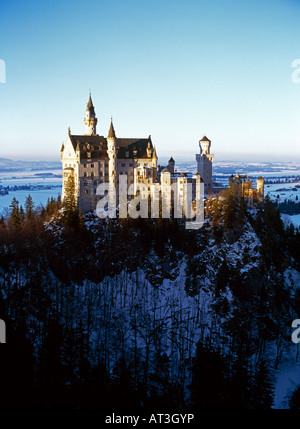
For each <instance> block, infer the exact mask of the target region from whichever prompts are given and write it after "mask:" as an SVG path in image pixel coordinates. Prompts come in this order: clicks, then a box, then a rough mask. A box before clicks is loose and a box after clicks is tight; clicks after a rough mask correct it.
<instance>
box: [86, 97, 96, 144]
mask: <svg viewBox="0 0 300 429" xmlns="http://www.w3.org/2000/svg"><path fill="white" fill-rule="evenodd" d="M97 122H98V119H97V118H96V114H95V109H94V105H93V102H92V97H91V93H90V97H89V101H88V103H87V106H86V111H85V117H84V125H85V135H87V136H92V135H96V125H97Z"/></svg>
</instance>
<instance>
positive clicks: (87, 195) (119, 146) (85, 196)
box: [61, 94, 213, 213]
mask: <svg viewBox="0 0 300 429" xmlns="http://www.w3.org/2000/svg"><path fill="white" fill-rule="evenodd" d="M97 123H98V120H97V117H96V113H95V108H94V105H93V102H92V97H91V94H90V96H89V100H88V103H87V107H86V112H85V117H84V124H85V134H83V135H74V134H72V133H71V130H70V128H69V131H68V136H67V139H66V142H65V144H63V145H62V148H61V161H62V170H63V189H62V200H64V198H65V194H66V183H67V181H68V179H69V177H70V176H71V177H72V178H73V179H74V184H75V199H76V204H77V206H78V208H79V209H81V210H82V211H83V212H84V213H86V212H88V211H93V210H95V208H96V205H97V202H98V201H99V199H100V198H101V196H99V195H97V187H98V185H99V184H101V183H109V184H111V185H112V186H113V187H114V188H115V189H116V194H117V195H118V189H119V181H120V176H122V175H126V178H127V183H128V185H129V186H130V185H133V186H134V188H135V189H137V188H138V186H140V185H143V189H144V190H145V192H146V193H148V195H151V193H153V192H154V191H155V187H156V186H157V185H161V186H162V187H164V186H165V187H166V186H169V185H172V184H174V183H176V184H177V185H178V186H177V188H176V189H178V194H179V198H181V199H182V198H183V197H184V195H183V194H184V185H185V184H186V183H191V184H192V186H193V189H194V191H193V192H194V193H195V186H196V184H197V183H200V182H203V181H204V187H205V193H207V194H208V193H210V192H212V161H213V155H211V154H210V145H211V142H210V140H209V139H207V138H206V137H203V138H202V139H201V140H200V143H199V145H200V154H199V155H197V157H196V159H197V165H198V173H196V174H192V173H182V172H181V173H179V172H177V171H176V170H175V161H174V159H173V158H172V157H171V158H170V159H169V162H168V165H166V166H158V165H157V160H158V157H157V153H156V149H155V146H154V145H153V143H152V140H151V136H149V137H146V138H119V137H117V136H116V133H115V129H114V125H113V121H112V120H111V123H110V128H109V131H108V135H107V137H104V136H101V135H98V134H97V131H96V127H97Z"/></svg>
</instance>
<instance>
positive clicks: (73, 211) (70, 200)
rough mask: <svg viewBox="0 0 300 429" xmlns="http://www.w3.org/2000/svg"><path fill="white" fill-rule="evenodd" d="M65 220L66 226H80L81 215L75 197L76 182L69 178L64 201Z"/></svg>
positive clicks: (71, 177)
mask: <svg viewBox="0 0 300 429" xmlns="http://www.w3.org/2000/svg"><path fill="white" fill-rule="evenodd" d="M63 219H64V222H65V225H67V226H70V227H76V226H78V224H79V213H78V210H77V204H76V197H75V181H74V177H73V176H69V177H68V180H67V182H66V185H65V197H64V201H63Z"/></svg>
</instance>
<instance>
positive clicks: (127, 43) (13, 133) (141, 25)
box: [0, 0, 300, 162]
mask: <svg viewBox="0 0 300 429" xmlns="http://www.w3.org/2000/svg"><path fill="white" fill-rule="evenodd" d="M299 19H300V3H299V2H298V1H296V0H285V1H283V0H273V1H271V0H261V1H258V0H253V1H251V2H240V1H238V0H229V1H227V2H224V1H221V0H212V1H210V2H206V1H202V0H186V1H184V2H183V1H179V0H173V1H171V0H165V1H164V2H161V1H159V0H151V1H150V0H144V1H143V2H140V1H137V0H127V1H122V0H111V1H109V2H107V1H104V0H103V1H102V0H101V1H96V0H91V1H90V2H89V6H88V7H87V6H86V5H84V4H83V3H82V2H79V1H78V0H75V1H73V2H70V1H66V0H63V1H61V2H58V1H53V2H50V1H48V0H46V1H44V2H38V1H36V0H28V1H27V2H22V1H21V0H16V1H14V2H10V1H8V0H3V1H2V2H1V6H0V40H1V42H2V43H1V50H0V58H1V59H2V60H4V61H5V64H6V83H0V111H1V123H0V142H1V151H0V157H2V158H9V159H15V160H22V159H23V160H53V161H56V160H59V159H60V158H59V157H60V147H61V144H62V142H64V141H65V139H66V136H67V130H68V127H69V126H70V128H71V130H72V132H73V133H74V134H83V133H84V124H83V117H84V113H85V108H86V103H87V101H88V95H89V90H91V92H92V98H93V103H94V106H95V110H96V114H97V117H98V127H97V132H98V133H99V134H101V135H105V136H106V135H107V132H108V128H109V123H110V117H111V116H112V117H113V121H114V126H115V130H116V134H117V137H118V136H120V137H147V136H148V135H149V134H151V136H152V140H153V143H154V144H155V146H156V149H157V152H158V156H159V161H161V160H165V159H167V158H168V157H169V156H171V155H172V156H173V157H174V158H175V160H176V161H177V162H186V161H188V160H190V161H194V160H195V153H196V152H198V151H199V146H198V141H199V139H200V138H201V137H202V136H203V135H204V134H206V135H207V136H208V137H209V138H210V139H211V141H212V152H213V153H214V154H215V160H216V161H222V160H233V161H235V160H237V161H241V162H243V161H249V162H250V161H261V162H263V161H275V162H276V161H291V162H292V161H298V160H300V150H299V137H300V121H299V118H300V83H295V82H293V80H292V73H293V72H294V70H295V69H293V68H292V62H293V61H294V60H295V59H297V58H300V48H299V46H300V32H299ZM299 77H300V73H299Z"/></svg>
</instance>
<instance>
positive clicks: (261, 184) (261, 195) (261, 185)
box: [256, 176, 265, 203]
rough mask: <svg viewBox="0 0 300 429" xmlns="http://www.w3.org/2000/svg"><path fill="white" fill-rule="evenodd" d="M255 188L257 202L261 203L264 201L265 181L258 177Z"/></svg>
mask: <svg viewBox="0 0 300 429" xmlns="http://www.w3.org/2000/svg"><path fill="white" fill-rule="evenodd" d="M256 186H257V200H258V202H259V203H262V202H263V201H264V193H265V190H264V187H265V179H264V178H263V177H261V176H260V177H259V178H258V179H257V181H256Z"/></svg>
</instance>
